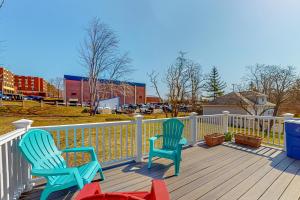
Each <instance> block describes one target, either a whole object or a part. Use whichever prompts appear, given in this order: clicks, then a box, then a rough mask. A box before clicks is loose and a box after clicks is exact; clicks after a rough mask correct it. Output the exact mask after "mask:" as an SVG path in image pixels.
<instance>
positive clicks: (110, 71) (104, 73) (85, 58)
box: [79, 18, 131, 115]
mask: <svg viewBox="0 0 300 200" xmlns="http://www.w3.org/2000/svg"><path fill="white" fill-rule="evenodd" d="M86 32H87V37H86V39H85V40H84V42H83V44H82V45H81V48H80V51H79V54H80V58H81V61H82V64H83V66H85V67H86V68H87V71H88V79H89V94H90V111H91V112H90V114H91V115H94V114H95V113H96V110H97V106H98V101H99V99H100V95H101V94H100V92H103V91H101V86H103V84H100V82H99V78H102V77H109V79H110V80H109V81H112V80H114V79H116V78H121V77H124V76H125V75H126V74H127V73H128V72H130V71H131V70H130V66H129V65H128V64H129V62H130V59H129V58H128V56H127V53H126V54H124V55H122V56H120V55H119V53H118V45H119V40H118V38H117V36H116V35H115V33H114V32H113V31H112V30H111V28H110V27H109V26H108V25H106V24H104V23H102V22H101V21H100V20H99V19H98V18H94V19H93V20H92V21H91V23H90V25H89V27H88V28H87V29H86ZM102 89H103V88H102Z"/></svg>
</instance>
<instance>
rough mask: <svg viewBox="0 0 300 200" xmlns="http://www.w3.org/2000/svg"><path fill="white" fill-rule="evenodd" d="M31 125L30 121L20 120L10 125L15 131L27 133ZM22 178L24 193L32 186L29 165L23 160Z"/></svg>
mask: <svg viewBox="0 0 300 200" xmlns="http://www.w3.org/2000/svg"><path fill="white" fill-rule="evenodd" d="M32 123H33V121H32V120H29V119H21V120H18V121H15V122H13V123H12V124H13V125H14V126H15V127H16V129H25V131H28V130H29V129H30V127H31V124H32ZM22 165H23V167H22V169H21V170H22V176H23V177H24V178H25V182H26V186H25V191H30V190H32V188H33V184H32V183H31V174H30V169H31V168H30V165H29V163H28V162H27V161H25V159H23V158H22Z"/></svg>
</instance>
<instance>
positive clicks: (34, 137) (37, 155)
mask: <svg viewBox="0 0 300 200" xmlns="http://www.w3.org/2000/svg"><path fill="white" fill-rule="evenodd" d="M19 148H20V150H21V152H22V154H23V155H24V156H25V158H26V159H27V161H28V162H29V163H30V164H31V165H32V170H31V174H32V175H34V176H43V177H45V178H46V180H47V185H46V187H45V189H44V191H43V192H42V195H41V200H46V199H47V197H48V196H49V194H50V193H52V192H54V191H58V190H63V189H66V188H69V187H72V186H78V188H79V189H82V188H83V186H84V185H85V184H87V183H90V182H91V181H92V180H93V179H94V177H95V175H96V173H97V172H99V173H100V176H101V179H102V180H104V175H103V172H102V168H101V165H100V164H99V162H98V160H97V157H96V154H95V151H94V148H92V147H81V148H70V149H65V150H62V151H59V150H58V149H57V147H56V146H55V143H54V140H53V138H52V136H51V134H50V133H49V132H47V131H44V130H39V129H35V130H30V131H28V132H27V133H26V134H25V135H24V137H23V138H22V139H21V141H20V143H19ZM67 152H89V153H90V156H91V161H90V162H88V163H87V164H84V165H82V166H78V167H73V168H70V167H67V164H66V161H65V160H64V158H63V157H62V153H67Z"/></svg>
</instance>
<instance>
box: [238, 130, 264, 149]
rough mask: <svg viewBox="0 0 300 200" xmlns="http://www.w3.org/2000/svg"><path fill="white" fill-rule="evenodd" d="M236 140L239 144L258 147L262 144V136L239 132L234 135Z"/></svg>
mask: <svg viewBox="0 0 300 200" xmlns="http://www.w3.org/2000/svg"><path fill="white" fill-rule="evenodd" d="M234 140H235V143H237V144H243V145H248V146H251V147H255V148H258V147H260V145H261V141H262V137H259V136H253V135H245V134H242V133H237V134H235V135H234Z"/></svg>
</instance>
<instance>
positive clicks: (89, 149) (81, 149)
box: [62, 147, 94, 153]
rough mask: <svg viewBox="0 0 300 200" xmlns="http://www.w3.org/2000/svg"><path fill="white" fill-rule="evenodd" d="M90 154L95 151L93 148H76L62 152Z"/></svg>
mask: <svg viewBox="0 0 300 200" xmlns="http://www.w3.org/2000/svg"><path fill="white" fill-rule="evenodd" d="M86 151H88V152H90V151H94V148H93V147H76V148H67V149H64V150H62V152H64V153H67V152H86Z"/></svg>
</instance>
